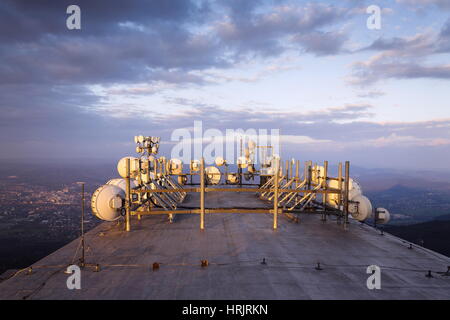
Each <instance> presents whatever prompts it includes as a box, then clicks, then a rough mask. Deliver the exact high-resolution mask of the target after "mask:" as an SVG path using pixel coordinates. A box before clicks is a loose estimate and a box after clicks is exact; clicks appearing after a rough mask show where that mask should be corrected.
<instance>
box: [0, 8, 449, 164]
mask: <svg viewBox="0 0 450 320" xmlns="http://www.w3.org/2000/svg"><path fill="white" fill-rule="evenodd" d="M69 4H78V5H79V6H80V8H81V17H82V18H81V27H82V28H81V30H67V28H66V24H65V19H66V18H67V16H68V15H67V14H66V12H65V11H66V8H67V6H68V5H69ZM369 5H377V6H379V7H380V8H381V10H382V11H381V29H380V30H369V29H368V28H367V27H366V20H367V18H368V17H369V14H367V13H366V8H367V7H368V6H369ZM0 40H1V41H0V108H1V113H0V124H1V127H0V130H1V132H0V135H1V137H0V144H1V146H2V150H4V152H2V154H1V157H2V158H28V157H30V156H32V157H36V158H104V159H106V158H108V159H115V158H117V159H118V158H120V157H121V156H124V155H127V154H130V153H131V154H132V153H133V149H134V148H133V141H132V139H133V136H134V135H137V134H144V135H154V136H161V137H162V139H163V141H164V140H165V141H167V140H168V139H169V138H170V135H171V132H172V131H173V130H174V129H176V128H182V127H188V128H189V127H192V125H193V123H194V121H195V120H202V121H203V122H204V126H205V127H206V128H217V129H219V130H223V131H225V130H226V129H230V128H231V129H232V128H243V129H248V128H256V129H258V128H265V129H272V128H276V129H280V130H281V133H282V134H283V135H286V136H287V137H289V138H285V139H282V144H283V149H282V150H283V156H284V157H297V158H300V159H301V160H308V159H313V160H324V159H329V160H330V161H344V160H351V161H352V162H353V163H355V164H357V165H360V166H366V167H392V168H403V167H406V168H408V169H420V168H427V169H445V170H450V161H448V160H449V159H450V111H449V107H450V105H449V104H450V103H449V101H450V90H449V87H450V86H449V84H450V59H449V57H450V1H448V0H396V1H394V0H393V1H356V0H346V1H263V0H247V1H238V0H229V1H227V0H217V1H200V0H198V1H187V0H186V1H185V0H173V1H164V2H163V1H159V2H158V1H133V2H127V3H123V2H118V1H95V2H92V1H33V2H29V1H3V2H2V4H0ZM295 136H298V137H307V139H304V138H301V139H295V138H292V137H295ZM168 148H170V145H166V146H163V148H162V149H163V151H168V150H169V149H168Z"/></svg>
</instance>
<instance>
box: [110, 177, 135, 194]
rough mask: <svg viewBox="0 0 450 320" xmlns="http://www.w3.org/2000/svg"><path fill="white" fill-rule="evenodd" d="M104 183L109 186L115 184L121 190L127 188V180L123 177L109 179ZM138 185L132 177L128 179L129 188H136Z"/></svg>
mask: <svg viewBox="0 0 450 320" xmlns="http://www.w3.org/2000/svg"><path fill="white" fill-rule="evenodd" d="M106 184H109V185H111V186H116V187H119V188H120V189H122V190H123V191H125V190H126V188H127V182H126V181H125V179H121V178H117V179H111V180H109V181H108V182H107V183H106ZM137 186H138V183H137V181H136V180H134V179H130V187H131V189H133V188H136V187H137Z"/></svg>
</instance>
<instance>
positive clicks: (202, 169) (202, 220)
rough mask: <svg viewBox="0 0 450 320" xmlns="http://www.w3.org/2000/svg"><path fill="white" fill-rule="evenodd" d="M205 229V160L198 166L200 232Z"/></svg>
mask: <svg viewBox="0 0 450 320" xmlns="http://www.w3.org/2000/svg"><path fill="white" fill-rule="evenodd" d="M203 229H205V159H204V158H202V160H201V164H200V230H203Z"/></svg>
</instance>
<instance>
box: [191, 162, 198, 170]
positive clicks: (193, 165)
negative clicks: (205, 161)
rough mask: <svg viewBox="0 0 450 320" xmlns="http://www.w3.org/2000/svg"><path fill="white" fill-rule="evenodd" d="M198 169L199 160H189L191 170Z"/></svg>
mask: <svg viewBox="0 0 450 320" xmlns="http://www.w3.org/2000/svg"><path fill="white" fill-rule="evenodd" d="M199 170H200V160H192V161H191V171H194V172H195V171H199Z"/></svg>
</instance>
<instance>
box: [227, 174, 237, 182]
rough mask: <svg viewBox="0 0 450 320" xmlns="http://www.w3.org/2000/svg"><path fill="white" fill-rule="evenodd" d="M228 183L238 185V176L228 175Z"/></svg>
mask: <svg viewBox="0 0 450 320" xmlns="http://www.w3.org/2000/svg"><path fill="white" fill-rule="evenodd" d="M227 182H228V183H230V184H236V183H238V176H237V174H236V173H228V174H227Z"/></svg>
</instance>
